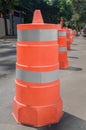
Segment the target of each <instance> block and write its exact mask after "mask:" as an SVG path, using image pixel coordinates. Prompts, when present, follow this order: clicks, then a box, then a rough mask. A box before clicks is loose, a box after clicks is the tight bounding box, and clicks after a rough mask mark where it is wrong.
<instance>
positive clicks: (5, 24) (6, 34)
mask: <svg viewBox="0 0 86 130" xmlns="http://www.w3.org/2000/svg"><path fill="white" fill-rule="evenodd" d="M3 18H4V26H5V36H8V26H7V19H6V15H5V14H3Z"/></svg>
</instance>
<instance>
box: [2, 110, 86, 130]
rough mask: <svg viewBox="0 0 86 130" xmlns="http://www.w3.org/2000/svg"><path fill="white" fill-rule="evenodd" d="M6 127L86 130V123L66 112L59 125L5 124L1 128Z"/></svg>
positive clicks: (44, 129)
mask: <svg viewBox="0 0 86 130" xmlns="http://www.w3.org/2000/svg"><path fill="white" fill-rule="evenodd" d="M13 122H15V120H13ZM6 126H9V128H10V129H11V128H13V129H12V130H17V129H18V130H86V121H85V120H82V119H80V118H77V117H75V116H73V115H71V114H68V113H66V112H65V113H64V115H63V118H62V119H61V121H60V122H59V123H57V124H53V125H50V126H44V127H40V128H35V127H30V126H24V125H20V124H17V123H12V124H4V126H2V127H1V128H8V127H6ZM12 126H13V127H12Z"/></svg>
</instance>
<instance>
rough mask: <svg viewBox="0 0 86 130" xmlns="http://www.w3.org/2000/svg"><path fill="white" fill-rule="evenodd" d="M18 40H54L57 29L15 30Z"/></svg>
mask: <svg viewBox="0 0 86 130" xmlns="http://www.w3.org/2000/svg"><path fill="white" fill-rule="evenodd" d="M17 34H18V41H32V42H34V41H35V42H39V41H55V40H57V29H40V30H17Z"/></svg>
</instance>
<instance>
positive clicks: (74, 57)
mask: <svg viewBox="0 0 86 130" xmlns="http://www.w3.org/2000/svg"><path fill="white" fill-rule="evenodd" d="M68 58H72V59H79V57H76V56H68Z"/></svg>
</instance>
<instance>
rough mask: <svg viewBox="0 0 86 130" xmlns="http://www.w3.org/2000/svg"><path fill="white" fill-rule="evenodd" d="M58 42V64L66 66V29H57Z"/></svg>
mask: <svg viewBox="0 0 86 130" xmlns="http://www.w3.org/2000/svg"><path fill="white" fill-rule="evenodd" d="M58 44H59V64H60V68H63V69H64V68H68V56H67V32H66V29H60V30H59V31H58Z"/></svg>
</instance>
